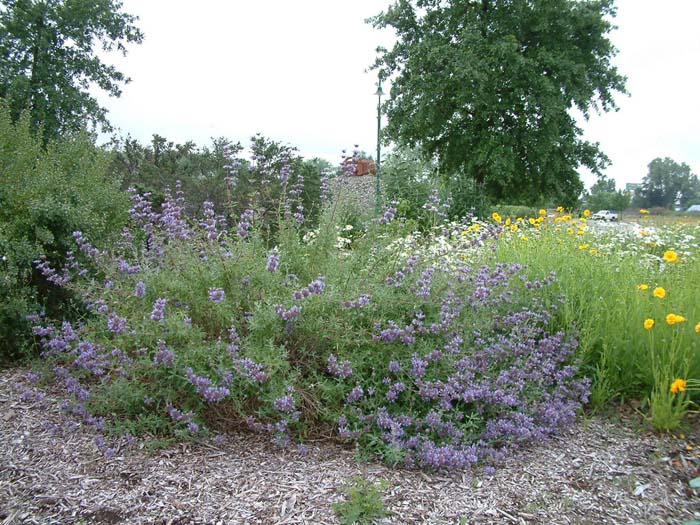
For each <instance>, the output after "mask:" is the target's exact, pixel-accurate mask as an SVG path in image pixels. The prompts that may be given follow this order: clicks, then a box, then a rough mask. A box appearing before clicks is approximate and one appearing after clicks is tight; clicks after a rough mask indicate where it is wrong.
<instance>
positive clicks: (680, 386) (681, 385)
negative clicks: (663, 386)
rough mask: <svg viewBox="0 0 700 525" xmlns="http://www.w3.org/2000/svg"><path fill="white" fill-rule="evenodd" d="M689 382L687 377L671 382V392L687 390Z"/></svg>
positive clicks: (676, 392)
mask: <svg viewBox="0 0 700 525" xmlns="http://www.w3.org/2000/svg"><path fill="white" fill-rule="evenodd" d="M687 384H688V383H687V382H686V380H685V379H680V378H679V379H676V380H675V381H674V382H673V383H671V393H672V394H678V393H679V392H683V391H685V387H686V385H687Z"/></svg>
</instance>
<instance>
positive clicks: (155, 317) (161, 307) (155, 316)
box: [151, 298, 167, 323]
mask: <svg viewBox="0 0 700 525" xmlns="http://www.w3.org/2000/svg"><path fill="white" fill-rule="evenodd" d="M166 303H167V299H163V298H158V299H156V301H155V302H154V303H153V310H152V311H151V321H156V322H157V323H160V322H162V321H163V319H165V305H166Z"/></svg>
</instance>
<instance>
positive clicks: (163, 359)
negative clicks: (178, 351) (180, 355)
mask: <svg viewBox="0 0 700 525" xmlns="http://www.w3.org/2000/svg"><path fill="white" fill-rule="evenodd" d="M153 364H155V365H165V366H173V364H175V352H173V351H172V350H171V349H170V348H167V347H166V346H165V341H163V340H161V339H159V340H158V350H157V351H156V353H155V354H154V355H153Z"/></svg>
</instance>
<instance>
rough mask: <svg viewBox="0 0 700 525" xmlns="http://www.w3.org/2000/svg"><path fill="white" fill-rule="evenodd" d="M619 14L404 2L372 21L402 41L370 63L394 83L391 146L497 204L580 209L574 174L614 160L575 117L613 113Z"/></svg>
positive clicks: (581, 0)
mask: <svg viewBox="0 0 700 525" xmlns="http://www.w3.org/2000/svg"><path fill="white" fill-rule="evenodd" d="M614 14H615V9H614V6H613V1H612V0H478V1H475V0H397V1H396V2H394V3H393V4H392V5H391V7H390V8H389V9H388V10H387V11H386V12H382V13H380V14H379V15H377V16H376V17H374V18H372V19H370V22H371V23H372V24H373V25H374V26H375V27H378V28H384V27H390V28H393V29H394V30H395V32H396V35H397V42H396V44H395V45H394V47H393V48H392V49H389V50H387V49H380V54H379V56H378V58H377V62H376V64H375V67H376V68H378V69H379V73H380V76H381V77H383V78H391V79H392V87H391V96H390V97H389V100H388V101H387V103H386V104H385V110H386V113H387V115H388V124H387V127H386V129H385V137H387V138H388V139H389V140H393V141H395V142H397V143H398V144H400V145H405V146H411V147H414V146H418V147H420V148H421V149H422V151H423V152H424V153H425V154H426V155H427V156H429V157H433V158H436V159H437V160H438V162H439V165H440V168H441V172H442V173H443V174H444V175H446V176H450V177H467V178H468V179H470V180H472V181H473V182H474V183H476V185H477V186H478V188H479V189H480V191H483V192H484V193H486V194H487V195H488V196H489V197H490V198H491V199H492V200H500V201H505V200H509V201H513V202H514V201H520V202H536V201H541V200H542V199H545V198H550V199H559V201H560V202H565V201H568V202H571V201H572V200H575V199H576V198H577V197H578V195H579V194H580V192H581V190H582V189H583V185H582V183H581V180H580V177H579V176H578V173H577V169H578V168H579V167H580V166H585V167H587V168H588V169H590V170H592V171H593V172H594V173H600V171H601V169H602V168H603V167H604V166H605V165H606V163H607V162H608V159H607V158H606V157H605V155H604V154H603V153H602V152H601V151H600V149H599V147H598V144H594V143H590V142H588V141H585V140H583V138H582V131H581V128H580V127H579V126H578V125H577V122H576V117H575V115H574V110H578V111H579V112H580V113H581V114H582V115H584V116H585V117H587V116H588V114H589V111H590V110H591V109H592V108H596V109H598V110H601V111H608V110H610V109H615V108H616V106H615V101H614V99H613V95H614V93H615V92H616V91H619V92H624V90H625V78H624V77H623V76H621V75H620V74H619V73H618V71H617V69H616V68H615V67H614V66H613V65H612V64H611V59H612V58H613V56H614V55H615V53H616V50H615V48H614V47H613V45H612V44H611V42H610V40H609V39H608V37H607V35H608V33H609V32H610V30H611V29H612V28H613V26H612V24H611V18H612V17H613V16H614Z"/></svg>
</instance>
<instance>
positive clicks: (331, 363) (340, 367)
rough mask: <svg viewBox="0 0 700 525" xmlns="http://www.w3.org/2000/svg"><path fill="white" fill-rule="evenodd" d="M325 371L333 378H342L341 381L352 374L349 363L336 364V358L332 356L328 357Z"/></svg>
mask: <svg viewBox="0 0 700 525" xmlns="http://www.w3.org/2000/svg"><path fill="white" fill-rule="evenodd" d="M326 369H327V370H328V373H329V374H331V375H334V376H335V377H342V378H343V379H347V378H348V377H350V376H351V375H352V373H353V371H352V366H351V365H350V361H342V362H340V363H338V358H337V357H336V356H335V355H333V354H331V355H329V356H328V362H327V366H326Z"/></svg>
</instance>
